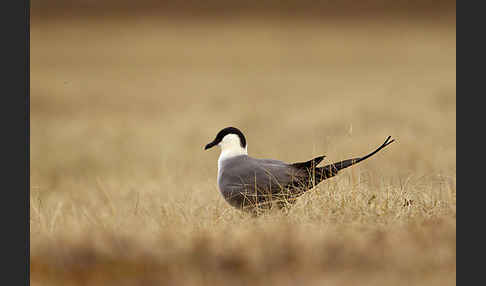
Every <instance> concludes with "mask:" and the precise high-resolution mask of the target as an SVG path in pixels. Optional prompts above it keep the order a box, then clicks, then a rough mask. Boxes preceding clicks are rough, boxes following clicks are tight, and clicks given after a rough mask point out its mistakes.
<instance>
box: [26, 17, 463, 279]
mask: <svg viewBox="0 0 486 286" xmlns="http://www.w3.org/2000/svg"><path fill="white" fill-rule="evenodd" d="M227 126H235V127H238V128H240V129H241V130H242V131H243V132H244V133H245V135H246V138H247V141H248V145H249V147H248V150H249V153H250V155H251V156H254V157H264V158H274V159H279V160H283V161H286V162H301V161H305V160H309V159H311V158H313V157H314V156H318V155H321V154H324V155H327V157H326V159H325V162H326V163H330V162H334V161H338V160H342V159H348V158H352V157H357V156H361V155H365V154H367V153H368V152H370V151H372V150H373V149H374V148H376V147H377V146H379V145H380V144H381V143H382V142H383V140H384V139H385V138H386V137H387V136H388V135H391V136H392V137H393V138H394V139H396V142H395V143H393V144H392V145H390V146H389V147H387V148H386V149H384V150H383V151H382V152H380V153H378V154H377V155H375V156H374V157H372V158H370V159H368V160H366V161H365V162H363V163H360V164H359V165H356V166H354V167H352V168H349V169H346V170H344V171H342V172H341V173H340V174H339V175H338V176H336V177H335V178H332V179H329V180H327V181H324V182H323V183H321V184H320V185H318V186H317V187H316V188H315V189H313V190H311V191H310V192H308V193H306V194H305V195H304V196H302V197H301V198H300V199H299V200H298V202H297V203H296V204H295V205H294V206H293V207H292V208H291V209H290V210H289V211H288V212H281V211H272V212H269V213H267V214H264V215H262V216H259V217H256V218H255V217H252V216H250V215H247V214H245V213H242V212H240V211H238V210H236V209H233V208H231V207H230V206H229V205H228V204H227V203H226V202H225V201H224V199H223V198H222V196H221V195H220V194H219V192H218V189H217V186H216V175H217V158H218V155H219V152H218V150H213V149H211V150H209V151H204V150H203V146H204V145H205V144H206V143H208V142H210V141H212V140H213V138H214V136H215V135H216V133H217V132H218V131H219V130H220V129H222V128H224V127H227ZM30 140H31V161H30V162H31V163H30V165H31V169H30V178H31V191H30V246H31V247H30V251H31V256H30V258H31V269H30V274H31V285H395V286H397V285H455V279H456V29H455V22H454V21H452V22H451V21H439V20H437V19H425V18H424V19H414V20H413V21H410V20H407V19H401V20H400V19H395V20H393V19H392V18H388V19H386V20H380V19H374V20H371V19H368V20H363V19H361V20H359V19H354V20H351V19H341V20H340V19H332V20H328V21H326V20H316V19H307V20H305V19H293V20H284V19H282V18H278V17H274V18H267V19H265V18H262V17H259V18H234V19H229V18H225V19H212V20H211V19H198V20H193V21H189V20H188V19H185V18H184V19H178V18H175V17H174V18H171V17H154V16H152V17H130V18H126V17H107V18H92V19H90V21H86V20H82V19H72V20H67V19H57V20H51V21H40V20H37V21H36V20H32V23H31V131H30Z"/></svg>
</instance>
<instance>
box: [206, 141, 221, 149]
mask: <svg viewBox="0 0 486 286" xmlns="http://www.w3.org/2000/svg"><path fill="white" fill-rule="evenodd" d="M216 145H218V144H217V143H216V142H215V141H213V142H211V143H209V144H207V145H206V146H205V147H204V150H208V149H209V148H212V147H214V146H216Z"/></svg>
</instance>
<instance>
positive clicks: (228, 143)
mask: <svg viewBox="0 0 486 286" xmlns="http://www.w3.org/2000/svg"><path fill="white" fill-rule="evenodd" d="M218 145H219V147H221V154H220V155H219V159H218V169H219V168H221V162H223V161H224V160H226V159H229V158H232V157H235V156H239V155H248V144H247V145H246V146H245V148H243V147H241V142H240V137H238V135H236V134H228V135H226V136H224V138H223V140H221V142H219V144H218Z"/></svg>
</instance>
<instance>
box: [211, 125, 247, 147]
mask: <svg viewBox="0 0 486 286" xmlns="http://www.w3.org/2000/svg"><path fill="white" fill-rule="evenodd" d="M228 134H235V135H237V136H238V137H239V138H240V145H241V147H242V148H245V147H246V139H245V135H243V133H242V132H241V131H240V130H239V129H238V128H235V127H226V128H224V129H222V130H221V131H219V132H218V134H217V135H216V138H214V140H213V141H212V142H210V143H208V144H207V145H206V146H205V147H204V150H207V149H209V148H211V147H214V146H216V145H218V144H219V143H220V142H221V141H222V140H223V138H224V137H225V136H226V135H228Z"/></svg>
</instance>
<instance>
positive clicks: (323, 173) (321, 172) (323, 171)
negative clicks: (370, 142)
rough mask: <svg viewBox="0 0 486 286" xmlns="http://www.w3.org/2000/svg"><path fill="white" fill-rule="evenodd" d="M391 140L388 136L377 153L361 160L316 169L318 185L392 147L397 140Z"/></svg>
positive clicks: (354, 159)
mask: <svg viewBox="0 0 486 286" xmlns="http://www.w3.org/2000/svg"><path fill="white" fill-rule="evenodd" d="M390 138H391V136H388V138H386V140H385V143H383V144H382V145H381V146H380V147H378V148H377V149H376V150H375V151H373V152H371V153H369V154H368V155H366V156H363V157H360V158H353V159H348V160H343V161H339V162H335V163H332V164H329V165H327V166H324V167H319V168H316V169H315V180H316V184H318V183H319V182H321V181H323V180H325V179H327V178H330V177H334V176H336V175H337V174H338V172H339V171H340V170H342V169H344V168H347V167H350V166H353V165H355V164H357V163H359V162H361V161H363V160H366V159H368V158H369V157H371V156H373V155H375V154H376V153H378V152H379V151H380V150H381V149H383V148H385V147H386V146H388V145H390V144H391V143H393V142H394V141H395V139H392V140H390Z"/></svg>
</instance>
